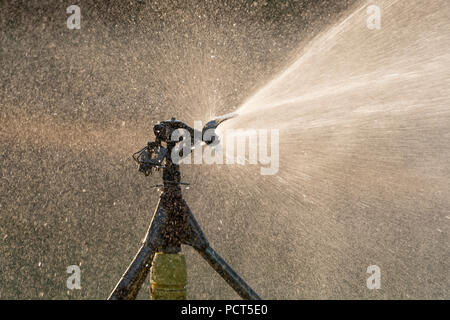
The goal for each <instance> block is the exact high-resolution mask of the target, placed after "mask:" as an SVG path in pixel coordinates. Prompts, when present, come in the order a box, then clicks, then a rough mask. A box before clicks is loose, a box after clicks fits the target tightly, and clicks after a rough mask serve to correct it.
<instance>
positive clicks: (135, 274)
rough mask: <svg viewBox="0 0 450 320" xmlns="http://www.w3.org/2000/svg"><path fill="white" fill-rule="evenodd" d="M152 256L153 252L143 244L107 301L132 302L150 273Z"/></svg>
mask: <svg viewBox="0 0 450 320" xmlns="http://www.w3.org/2000/svg"><path fill="white" fill-rule="evenodd" d="M154 255H155V252H154V250H153V249H152V248H151V247H149V246H146V245H145V244H143V245H142V247H141V248H140V249H139V251H138V253H137V254H136V256H135V257H134V259H133V262H132V263H131V264H130V266H129V267H128V269H127V271H125V273H124V275H123V276H122V278H121V279H120V280H119V282H118V283H117V285H116V287H115V288H114V290H113V292H111V294H110V296H109V298H108V300H134V299H135V298H136V296H137V294H138V292H139V289H140V288H141V286H142V284H143V283H144V281H145V278H146V277H147V274H148V272H149V271H150V266H151V263H152V260H153V257H154Z"/></svg>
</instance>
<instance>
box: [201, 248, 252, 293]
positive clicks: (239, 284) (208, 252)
mask: <svg viewBox="0 0 450 320" xmlns="http://www.w3.org/2000/svg"><path fill="white" fill-rule="evenodd" d="M194 248H195V250H197V252H198V253H200V255H201V256H202V257H203V258H204V259H205V260H206V261H208V263H209V264H210V265H211V267H213V269H214V270H216V272H217V273H218V274H220V276H221V277H222V278H223V279H224V280H225V281H226V282H227V283H228V284H229V285H230V286H231V287H232V288H233V289H234V291H236V292H237V294H239V296H241V298H242V299H245V300H261V298H260V297H259V296H258V294H257V293H256V292H255V291H253V289H252V288H250V286H249V285H248V284H247V283H245V281H244V280H243V279H242V278H241V277H240V276H239V275H238V274H237V273H236V272H235V271H234V270H233V269H232V268H231V267H230V266H229V265H228V264H227V263H226V262H225V260H223V259H222V258H221V257H220V256H219V254H218V253H217V252H215V251H214V249H213V248H211V247H210V246H208V247H206V248H198V247H194Z"/></svg>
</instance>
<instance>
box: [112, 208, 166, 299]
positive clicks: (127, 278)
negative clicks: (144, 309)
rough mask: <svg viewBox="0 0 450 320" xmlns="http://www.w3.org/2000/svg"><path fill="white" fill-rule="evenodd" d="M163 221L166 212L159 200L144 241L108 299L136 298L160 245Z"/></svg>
mask: <svg viewBox="0 0 450 320" xmlns="http://www.w3.org/2000/svg"><path fill="white" fill-rule="evenodd" d="M165 221H166V212H165V210H164V206H163V204H162V202H161V200H159V203H158V207H157V208H156V211H155V213H154V215H153V219H152V222H151V224H150V227H149V229H148V232H147V235H146V237H145V240H144V243H143V244H142V246H141V248H140V249H139V251H138V253H137V254H136V256H135V257H134V259H133V261H132V262H131V264H130V266H129V267H128V269H127V271H125V273H124V274H123V276H122V278H121V279H120V280H119V282H118V283H117V285H116V287H115V288H114V290H113V291H112V292H111V294H110V296H109V298H108V300H133V299H135V298H136V296H137V294H138V292H139V290H140V289H141V287H142V284H143V283H144V281H145V278H146V277H147V274H148V272H149V271H150V267H151V264H152V260H153V257H154V256H155V253H156V248H159V247H160V246H161V243H162V239H161V231H162V229H163V227H164V223H165Z"/></svg>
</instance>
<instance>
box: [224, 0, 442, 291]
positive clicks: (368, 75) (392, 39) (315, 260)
mask: <svg viewBox="0 0 450 320" xmlns="http://www.w3.org/2000/svg"><path fill="white" fill-rule="evenodd" d="M377 4H378V5H379V6H380V8H381V13H382V15H381V18H382V24H381V29H380V30H370V29H368V27H367V25H366V20H367V13H366V8H367V4H364V5H363V6H361V7H360V8H359V9H357V10H356V11H355V12H353V13H352V14H350V15H349V16H348V17H347V18H346V19H344V20H343V21H341V22H340V23H338V24H337V25H335V26H333V27H331V28H330V29H329V30H327V31H326V32H324V33H322V34H321V35H320V36H318V37H317V38H316V39H315V40H314V41H312V42H311V43H310V44H309V45H308V46H306V47H305V48H304V50H303V51H302V52H301V54H300V55H299V57H298V59H297V60H296V61H295V62H294V63H293V64H292V65H290V66H289V67H288V68H286V69H285V70H284V71H283V72H282V73H281V74H279V75H278V76H276V77H275V78H274V79H272V80H271V81H269V82H268V84H267V85H265V86H263V87H262V88H261V89H260V90H259V91H257V92H256V94H254V95H253V96H252V97H250V98H249V99H248V100H247V101H246V102H245V103H244V104H243V105H242V106H241V107H240V108H239V109H238V111H237V112H238V113H240V117H238V118H237V119H236V120H235V121H233V122H231V121H230V122H229V123H227V124H226V125H228V127H234V128H247V129H248V128H255V129H258V128H278V129H279V130H280V172H279V173H278V175H276V176H274V177H266V178H262V177H258V176H257V175H256V174H257V173H256V171H254V172H253V171H251V170H249V169H248V166H242V167H239V166H237V167H234V168H233V169H232V170H235V171H234V172H233V171H227V174H228V175H229V176H233V177H235V178H238V180H239V181H240V183H239V188H240V189H241V190H244V191H243V192H244V193H245V192H247V193H248V194H247V196H246V197H244V198H243V199H242V201H254V203H252V204H251V205H249V206H248V212H249V213H248V214H249V215H250V216H251V218H250V219H251V220H253V219H254V220H257V221H256V224H257V225H258V228H259V230H260V231H261V233H257V235H255V237H256V240H253V241H254V242H255V241H256V242H257V243H263V244H264V245H261V246H260V247H259V249H258V250H256V249H255V252H258V254H254V256H253V258H252V260H258V258H257V256H261V255H264V254H267V255H268V256H270V257H271V258H272V259H270V261H269V259H268V260H266V261H264V262H265V265H266V266H267V268H263V267H261V265H260V264H258V263H257V262H255V261H252V262H250V261H249V262H248V264H249V267H250V264H252V263H254V265H255V266H256V267H255V269H256V273H257V274H258V275H259V276H261V277H264V278H265V280H261V282H260V283H261V285H260V287H264V288H267V289H266V290H267V291H266V292H265V293H267V295H270V293H271V292H273V291H271V290H274V291H276V292H277V294H276V295H277V296H278V297H284V298H301V297H311V298H312V297H314V298H317V297H320V298H330V297H331V298H342V297H391V298H392V297H404V298H406V297H423V298H431V297H435V298H437V297H443V296H448V294H449V291H448V290H449V278H448V275H447V272H446V270H447V269H448V268H449V263H450V261H449V258H450V251H449V247H448V242H449V240H450V239H449V231H450V230H449V219H450V216H449V208H450V160H449V159H450V148H449V144H448V138H449V137H450V131H449V128H450V109H449V105H450V90H449V88H450V78H449V76H448V75H449V66H450V33H449V31H448V27H447V24H448V21H449V10H448V3H447V2H446V1H439V0H436V1H427V2H424V1H378V2H377ZM256 199H257V200H256ZM250 213H251V214H250ZM248 223H249V224H250V223H255V222H250V220H249V222H248ZM277 254H278V255H279V256H277ZM280 256H282V258H281V257H280ZM277 257H278V258H279V259H277ZM373 264H375V265H378V266H379V267H380V268H381V271H382V274H383V275H384V278H383V279H384V280H383V284H382V287H383V290H381V291H379V292H372V291H370V290H368V289H367V288H366V285H365V279H366V278H367V277H368V276H369V275H368V274H366V273H365V271H366V268H367V267H368V266H369V265H373ZM276 275H278V277H277V276H276ZM262 283H264V285H263V284H262ZM276 288H277V289H276Z"/></svg>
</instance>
